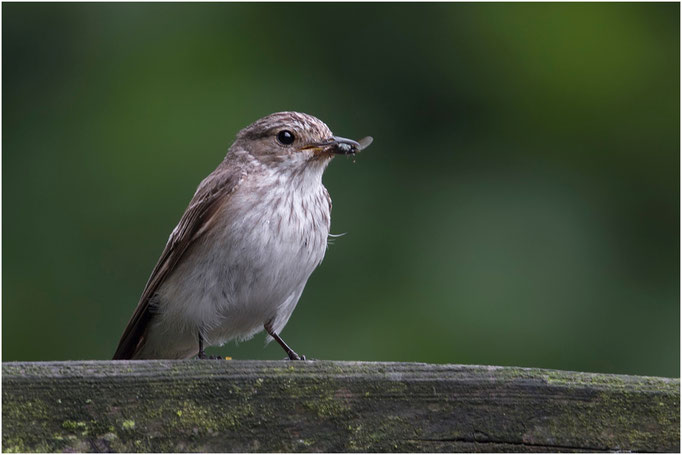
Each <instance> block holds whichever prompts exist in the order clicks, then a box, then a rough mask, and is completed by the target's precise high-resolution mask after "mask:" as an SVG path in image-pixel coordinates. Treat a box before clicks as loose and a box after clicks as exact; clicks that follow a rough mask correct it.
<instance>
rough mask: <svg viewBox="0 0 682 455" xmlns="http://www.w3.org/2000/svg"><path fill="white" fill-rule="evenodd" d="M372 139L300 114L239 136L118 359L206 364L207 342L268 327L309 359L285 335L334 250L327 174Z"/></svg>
mask: <svg viewBox="0 0 682 455" xmlns="http://www.w3.org/2000/svg"><path fill="white" fill-rule="evenodd" d="M372 140H373V139H372V138H371V137H369V136H368V137H365V138H363V139H361V140H359V141H354V140H351V139H346V138H343V137H339V136H334V135H333V134H332V132H331V130H330V129H329V127H328V126H327V125H326V124H325V123H324V122H322V121H321V120H319V119H318V118H316V117H314V116H312V115H308V114H304V113H300V112H293V111H286V112H276V113H274V114H270V115H267V116H265V117H263V118H261V119H259V120H257V121H256V122H254V123H252V124H251V125H249V126H247V127H246V128H244V129H242V130H241V131H239V133H237V136H236V139H235V140H234V142H233V144H232V146H231V147H230V148H229V149H228V152H227V154H226V155H225V158H224V159H223V161H222V162H221V163H220V164H219V165H218V166H217V168H216V169H215V170H214V171H213V172H211V173H210V174H209V175H208V176H207V177H206V178H205V179H204V180H203V181H202V182H201V183H200V184H199V186H198V188H197V190H196V192H195V193H194V196H193V197H192V199H191V201H190V203H189V205H188V207H187V209H186V210H185V212H184V214H183V215H182V217H181V218H180V221H179V222H178V224H177V226H176V227H175V229H173V231H172V233H171V234H170V237H169V238H168V241H167V243H166V246H165V248H164V249H163V252H162V253H161V257H160V258H159V260H158V262H157V264H156V266H155V267H154V269H153V271H152V273H151V276H150V277H149V279H148V281H147V284H146V285H145V287H144V290H143V292H142V295H141V297H140V300H139V302H138V304H137V307H136V308H135V310H134V313H133V315H132V317H131V318H130V320H129V322H128V325H127V326H126V328H125V330H124V331H123V334H122V335H121V338H120V341H119V343H118V347H117V349H116V351H115V353H114V356H113V359H114V360H123V359H188V358H193V357H198V358H200V359H205V358H209V357H207V356H206V353H205V351H204V349H205V347H207V346H214V345H223V344H224V343H226V342H228V341H230V340H247V339H250V338H251V337H253V336H254V335H255V334H257V333H259V332H261V331H262V330H265V331H266V332H267V334H268V335H269V337H268V338H267V341H271V339H274V340H276V341H277V342H278V343H279V344H280V346H281V347H282V348H283V349H284V351H285V352H286V354H287V356H288V358H289V359H291V360H305V356H300V355H298V354H297V353H296V352H295V351H294V350H293V349H291V348H290V347H289V346H288V345H287V344H286V343H285V342H284V340H283V339H282V338H281V335H280V333H281V331H282V329H283V328H284V326H285V325H286V323H287V321H288V320H289V318H290V316H291V314H292V312H293V311H294V308H295V307H296V304H297V303H298V300H299V298H300V297H301V293H302V292H303V288H304V287H305V285H306V282H307V281H308V278H309V277H310V275H311V273H312V272H313V270H314V269H315V268H316V267H317V266H318V265H319V264H320V263H321V262H322V259H323V258H324V255H325V252H326V249H327V240H328V235H329V229H330V222H331V218H330V217H331V208H332V201H331V198H330V196H329V192H328V191H327V189H326V188H325V186H324V185H323V183H322V175H323V173H324V171H325V169H326V168H327V165H328V164H329V163H330V161H331V160H332V158H333V157H334V156H335V155H355V154H356V153H357V152H359V151H360V150H363V149H365V148H366V147H368V146H369V144H371V143H372ZM270 337H271V338H270Z"/></svg>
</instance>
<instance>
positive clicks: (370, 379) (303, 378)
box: [2, 360, 680, 452]
mask: <svg viewBox="0 0 682 455" xmlns="http://www.w3.org/2000/svg"><path fill="white" fill-rule="evenodd" d="M2 396H3V404H2V448H3V451H5V452H16V451H21V452H23V451H40V452H55V451H69V452H72V451H78V452H105V451H116V452H120V451H125V452H140V451H145V452H167V451H177V452H235V451H238V452H252V451H257V452H280V451H296V452H320V451H322V452H342V451H362V452H366V451H371V452H374V451H381V452H392V451H398V452H461V451H467V452H469V451H473V452H478V451H482V452H498V451H510V452H527V451H542V452H545V451H550V452H554V451H557V452H563V451H566V452H573V451H590V452H593V451H646V452H679V450H680V381H679V379H666V378H656V377H638V376H622V375H610V374H592V373H574V372H565V371H554V370H540V369H528V368H510V367H486V366H463V365H430V364H421V363H375V362H330V361H304V362H291V361H235V360H187V361H164V360H158V361H117V362H114V361H79V362H39V363H32V362H17V363H4V364H3V366H2Z"/></svg>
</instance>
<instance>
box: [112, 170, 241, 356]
mask: <svg viewBox="0 0 682 455" xmlns="http://www.w3.org/2000/svg"><path fill="white" fill-rule="evenodd" d="M244 176H245V174H244V173H242V172H234V171H229V169H225V168H222V167H219V168H218V169H216V170H215V171H214V172H213V173H211V175H209V176H208V177H207V178H206V179H204V181H203V182H201V184H200V185H199V188H198V189H197V192H196V193H195V194H194V197H193V198H192V200H191V201H190V203H189V207H187V210H185V213H184V214H183V215H182V218H181V219H180V222H179V223H178V225H177V226H176V228H175V229H174V230H173V232H172V233H171V235H170V238H169V239H168V242H167V243H166V247H165V248H164V249H163V252H162V253H161V257H160V258H159V261H158V262H157V263H156V266H155V267H154V270H153V271H152V274H151V276H150V277H149V280H148V281H147V285H146V286H145V288H144V291H142V296H141V297H140V301H139V303H138V304H137V308H135V312H134V313H133V316H132V317H131V318H130V321H128V325H127V327H126V329H125V330H124V331H123V335H121V340H120V341H119V343H118V348H117V349H116V352H115V353H114V357H113V358H114V360H121V359H131V358H134V357H135V354H136V353H137V351H138V350H139V349H140V348H141V347H142V345H143V344H144V335H145V332H146V330H147V327H148V324H149V321H150V320H151V319H152V317H153V312H152V310H151V308H150V305H149V301H150V299H151V298H152V296H153V295H154V294H155V293H156V291H157V290H158V288H159V286H160V285H161V284H162V283H163V281H164V280H165V279H166V277H167V276H168V275H169V274H170V272H171V271H172V270H173V269H174V268H175V265H176V264H177V263H178V261H179V260H180V259H181V258H182V255H183V254H184V252H185V251H186V250H187V248H188V247H189V246H190V245H191V243H192V242H193V241H194V240H196V239H197V238H199V237H200V236H201V235H202V234H203V233H204V232H205V229H204V228H205V227H206V226H207V225H208V224H209V222H210V220H211V218H212V217H213V215H214V214H215V213H216V211H217V209H218V208H219V207H220V206H221V204H222V203H223V202H224V201H225V199H226V198H227V197H229V196H230V194H231V193H232V192H233V191H234V190H235V189H236V188H237V186H238V185H239V183H240V182H241V180H242V179H243V177H244Z"/></svg>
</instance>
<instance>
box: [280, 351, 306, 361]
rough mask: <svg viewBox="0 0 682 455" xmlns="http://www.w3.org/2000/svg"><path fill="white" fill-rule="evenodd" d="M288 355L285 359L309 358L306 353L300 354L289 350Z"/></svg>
mask: <svg viewBox="0 0 682 455" xmlns="http://www.w3.org/2000/svg"><path fill="white" fill-rule="evenodd" d="M287 355H288V357H284V360H287V359H288V360H308V359H306V358H305V356H304V355H298V354H296V353H295V352H294V351H290V352H287Z"/></svg>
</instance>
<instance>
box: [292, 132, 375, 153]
mask: <svg viewBox="0 0 682 455" xmlns="http://www.w3.org/2000/svg"><path fill="white" fill-rule="evenodd" d="M372 141H373V139H372V138H371V137H370V136H367V137H365V138H363V139H360V141H359V142H358V141H354V140H352V139H346V138H345V137H339V136H333V137H332V138H331V140H329V141H326V142H322V143H319V144H310V145H309V146H306V147H304V148H306V149H315V150H316V151H320V152H327V153H335V154H337V155H354V154H356V153H357V152H359V151H360V150H364V149H365V148H367V147H369V144H371V143H372Z"/></svg>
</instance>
